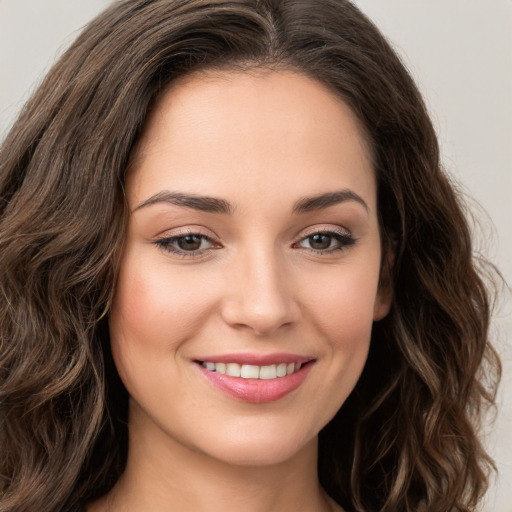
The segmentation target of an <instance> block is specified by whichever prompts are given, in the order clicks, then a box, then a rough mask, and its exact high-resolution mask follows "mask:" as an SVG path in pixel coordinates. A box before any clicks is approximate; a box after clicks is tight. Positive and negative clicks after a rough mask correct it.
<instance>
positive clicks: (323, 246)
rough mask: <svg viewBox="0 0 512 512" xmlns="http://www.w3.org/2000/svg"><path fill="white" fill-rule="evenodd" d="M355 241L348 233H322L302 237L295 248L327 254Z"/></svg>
mask: <svg viewBox="0 0 512 512" xmlns="http://www.w3.org/2000/svg"><path fill="white" fill-rule="evenodd" d="M355 243H356V239H355V238H354V237H353V236H352V235H351V234H349V233H343V232H338V231H322V232H318V233H313V234H311V235H308V236H306V237H304V238H303V239H302V240H300V242H299V243H298V244H296V246H298V247H302V248H304V249H309V250H310V251H313V252H317V253H320V254H329V253H332V252H335V251H339V250H342V249H346V248H347V247H349V246H351V245H354V244H355Z"/></svg>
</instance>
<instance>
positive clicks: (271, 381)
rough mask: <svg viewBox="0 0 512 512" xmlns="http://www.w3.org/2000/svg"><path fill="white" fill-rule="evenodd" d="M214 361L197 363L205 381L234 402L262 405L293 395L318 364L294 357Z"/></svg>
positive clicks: (208, 359)
mask: <svg viewBox="0 0 512 512" xmlns="http://www.w3.org/2000/svg"><path fill="white" fill-rule="evenodd" d="M212 359H213V360H212ZM215 359H216V358H205V359H204V360H195V361H194V363H196V368H198V370H199V371H200V373H201V374H202V375H203V377H204V378H205V379H206V381H207V382H209V383H210V384H211V385H213V387H214V388H215V389H218V390H219V391H221V392H222V393H223V394H225V395H227V396H228V397H230V398H232V399H235V400H237V401H243V402H250V403H259V404H261V403H265V402H274V401H277V400H280V399H282V398H284V397H285V396H287V395H289V394H291V393H292V392H293V391H295V390H296V389H297V388H299V387H300V386H301V385H302V383H303V382H304V381H305V380H306V378H307V375H308V374H309V371H310V370H311V368H312V367H313V365H314V364H315V362H316V360H315V359H309V358H303V357H299V356H295V358H293V359H295V360H293V359H292V356H284V357H279V358H278V357H275V356H269V357H263V358H262V357H251V356H240V355H239V356H236V355H231V356H223V357H222V359H223V360H222V361H218V360H215ZM219 359H220V358H219ZM237 359H238V362H236V360H237ZM250 363H251V364H250ZM254 363H260V364H254Z"/></svg>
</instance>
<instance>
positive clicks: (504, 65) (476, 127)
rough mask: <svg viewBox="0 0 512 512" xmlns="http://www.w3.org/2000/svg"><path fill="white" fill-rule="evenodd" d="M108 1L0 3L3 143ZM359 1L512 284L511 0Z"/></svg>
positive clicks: (510, 373) (483, 243)
mask: <svg viewBox="0 0 512 512" xmlns="http://www.w3.org/2000/svg"><path fill="white" fill-rule="evenodd" d="M109 3H110V0H0V139H1V138H3V136H4V135H5V133H6V132H7V130H8V128H9V126H10V124H11V123H12V122H13V120H14V118H15V116H16V113H17V111H18V109H19V108H20V107H21V105H22V104H23V102H24V101H25V100H26V99H27V98H28V97H29V95H30V92H31V91H33V90H34V88H35V87H36V86H37V84H38V83H39V81H40V80H41V78H42V76H43V75H44V73H45V71H46V70H48V68H49V66H50V65H51V63H52V62H53V61H54V60H55V58H56V57H57V56H58V55H59V54H60V53H61V52H62V51H63V50H64V49H65V48H66V46H67V45H69V43H70V42H71V41H72V40H73V39H74V38H75V37H76V35H77V34H78V32H79V31H80V28H81V27H82V26H83V25H84V24H85V23H86V22H87V21H88V20H90V19H91V17H93V16H94V15H95V14H97V13H98V12H99V11H100V10H102V9H103V8H104V7H106V6H107V5H108V4H109ZM355 3H356V4H357V5H358V6H359V7H360V8H361V9H362V10H363V11H364V12H366V14H368V15H369V16H370V17H371V18H372V19H373V20H374V21H375V22H376V23H377V25H378V26H379V27H380V28H381V29H382V31H383V32H384V33H385V34H386V35H387V36H388V38H389V39H390V40H391V42H392V43H393V44H394V45H395V47H396V49H397V50H398V51H399V53H400V54H401V55H402V58H403V60H404V62H405V64H406V65H407V66H408V68H409V69H410V70H411V72H412V74H413V75H414V77H415V78H416V80H417V82H418V84H419V86H420V88H421V90H422V91H423V93H424V95H425V97H426V100H427V104H428V106H429V108H430V111H431V114H432V117H433V119H434V122H435V125H436V128H437V131H438V134H439V137H440V140H441V148H442V154H443V159H444V162H445V166H446V168H447V169H448V170H449V172H450V173H451V174H452V175H453V177H454V178H455V179H456V180H457V181H458V182H459V183H460V187H461V188H462V190H464V191H465V192H466V193H467V194H469V195H470V196H471V197H472V198H474V200H472V201H471V202H470V204H471V208H472V210H473V211H475V212H476V214H477V216H478V217H479V218H480V219H483V228H482V229H481V230H479V232H478V234H477V235H478V240H479V245H480V247H481V248H482V250H483V252H484V253H485V254H486V255H487V256H488V257H490V258H491V259H492V260H493V261H494V262H495V263H496V264H497V265H498V266H499V267H500V268H501V270H502V272H503V274H504V275H505V277H506V279H507V281H508V282H509V283H512V208H511V206H510V204H511V201H512V0H428V1H427V0H355ZM478 204H479V205H480V206H478ZM482 208H483V209H484V210H485V211H486V212H487V214H485V213H484V212H483V210H482ZM493 225H494V228H493V227H492V226H493ZM502 295H503V298H502V302H501V307H500V308H499V309H498V311H497V314H496V318H495V321H494V326H493V337H494V339H495V341H496V344H497V346H498V349H499V351H500V353H501V356H502V358H503V362H504V377H503V382H502V387H501V391H500V396H499V404H500V405H499V412H498V417H497V420H496V422H495V424H494V426H493V427H492V428H489V432H488V436H487V443H488V446H489V448H490V450H491V452H492V454H493V456H494V457H495V459H496V462H497V465H498V469H499V477H498V479H497V480H496V481H494V483H493V486H492V489H491V492H490V493H489V495H488V498H487V503H486V504H485V506H484V510H485V511H486V512H491V511H493V512H512V443H511V442H509V437H510V432H512V407H511V403H512V346H511V345H512V341H511V340H512V313H511V312H512V304H511V301H510V295H506V294H505V293H503V294H502Z"/></svg>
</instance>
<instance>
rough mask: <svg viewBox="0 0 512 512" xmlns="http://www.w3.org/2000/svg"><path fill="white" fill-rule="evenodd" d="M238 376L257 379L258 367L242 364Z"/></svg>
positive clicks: (258, 374)
mask: <svg viewBox="0 0 512 512" xmlns="http://www.w3.org/2000/svg"><path fill="white" fill-rule="evenodd" d="M240 377H242V378H243V379H259V378H260V367H259V366H253V365H252V364H244V365H242V368H241V370H240Z"/></svg>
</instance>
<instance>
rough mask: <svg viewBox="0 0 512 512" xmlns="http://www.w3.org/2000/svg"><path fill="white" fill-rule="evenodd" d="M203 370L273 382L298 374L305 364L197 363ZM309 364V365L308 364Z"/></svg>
mask: <svg viewBox="0 0 512 512" xmlns="http://www.w3.org/2000/svg"><path fill="white" fill-rule="evenodd" d="M197 362H198V363H199V364H200V365H201V366H202V367H203V368H206V370H208V371H209V372H215V373H219V374H221V375H227V376H229V377H239V378H241V379H260V380H272V379H278V378H282V377H286V376H287V375H292V374H294V373H295V372H298V371H299V370H300V369H301V368H302V366H303V363H299V362H296V363H277V364H270V365H264V366H257V365H253V364H239V363H216V362H214V361H197ZM306 364H308V363H306Z"/></svg>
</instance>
